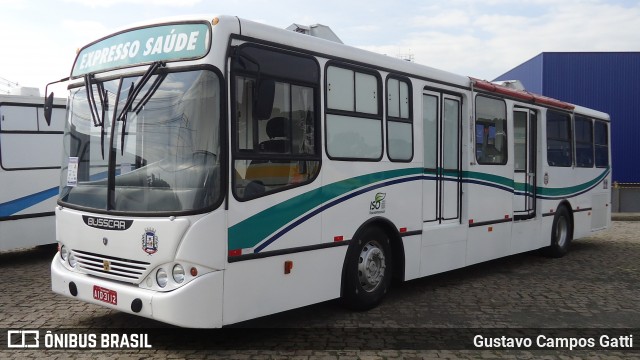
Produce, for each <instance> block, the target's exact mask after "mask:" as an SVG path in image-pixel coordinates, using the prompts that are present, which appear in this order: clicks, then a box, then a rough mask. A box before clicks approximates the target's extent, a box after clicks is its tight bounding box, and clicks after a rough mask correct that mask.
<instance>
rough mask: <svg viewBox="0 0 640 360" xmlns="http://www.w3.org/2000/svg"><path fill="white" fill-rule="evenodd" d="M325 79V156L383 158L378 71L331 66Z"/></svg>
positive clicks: (362, 158) (363, 158) (366, 158)
mask: <svg viewBox="0 0 640 360" xmlns="http://www.w3.org/2000/svg"><path fill="white" fill-rule="evenodd" d="M326 81H327V86H326V89H327V90H326V91H327V93H326V94H327V99H326V100H327V125H326V126H327V155H329V157H331V158H338V159H340V158H342V159H361V160H379V159H380V158H382V113H381V108H382V106H381V105H382V104H381V102H380V96H379V94H380V89H381V85H380V78H379V76H378V74H377V73H375V72H373V71H371V72H370V71H368V70H360V69H351V68H348V67H339V66H333V65H331V66H329V67H327V80H326ZM401 131H402V130H401Z"/></svg>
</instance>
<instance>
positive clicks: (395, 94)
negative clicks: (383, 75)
mask: <svg viewBox="0 0 640 360" xmlns="http://www.w3.org/2000/svg"><path fill="white" fill-rule="evenodd" d="M387 154H388V156H389V159H390V160H391V161H410V160H411V159H412V158H413V118H412V116H411V86H410V85H409V81H408V80H401V79H396V78H391V77H390V78H388V79H387Z"/></svg>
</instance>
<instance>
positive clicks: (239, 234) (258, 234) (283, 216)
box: [228, 168, 610, 250]
mask: <svg viewBox="0 0 640 360" xmlns="http://www.w3.org/2000/svg"><path fill="white" fill-rule="evenodd" d="M609 171H610V169H609V168H607V169H605V170H604V171H603V172H602V174H600V175H599V176H598V177H596V178H595V179H593V180H591V181H588V182H585V183H583V184H579V185H575V186H570V187H563V188H545V187H538V188H537V192H538V195H542V196H549V197H551V196H557V197H566V196H568V195H572V194H576V193H580V192H582V191H586V190H588V189H589V188H591V187H593V186H595V185H596V184H597V183H599V182H600V181H602V179H604V178H605V177H606V176H607V175H608V173H609ZM443 173H444V171H443ZM417 174H427V175H435V174H436V171H435V170H428V169H423V168H408V169H398V170H389V171H382V172H376V173H371V174H366V175H361V176H356V177H353V178H349V179H346V180H342V181H338V182H335V183H332V184H328V185H325V186H322V187H320V188H318V189H314V190H311V191H309V192H306V193H304V194H300V195H298V196H295V197H293V198H291V199H289V200H285V201H283V202H281V203H279V204H277V205H274V206H271V207H269V208H267V209H265V210H264V211H261V212H259V213H257V214H255V215H253V216H251V217H249V218H247V219H245V220H243V221H241V222H239V223H237V224H235V225H233V226H231V227H230V228H229V232H228V236H229V249H230V250H233V249H248V248H253V247H255V246H256V245H258V244H259V243H260V242H262V241H263V240H264V239H266V238H267V237H268V236H269V235H271V234H273V233H275V232H276V231H277V230H278V229H280V228H282V227H284V226H285V225H286V224H288V223H290V222H292V221H293V220H295V219H297V218H299V217H300V216H302V215H304V214H305V213H307V212H309V211H311V210H313V209H315V208H317V207H319V206H321V205H322V204H325V203H327V202H329V201H331V200H334V199H336V198H338V197H340V196H343V195H344V194H347V193H350V192H352V191H355V190H358V189H360V188H363V187H366V186H368V185H371V184H374V183H378V182H382V181H386V180H389V179H393V178H399V177H403V176H410V175H417ZM457 174H458V172H457V171H447V172H446V174H443V175H446V176H454V177H457ZM461 175H462V178H463V180H476V181H482V182H485V183H488V184H493V185H498V186H500V187H502V188H508V189H514V190H515V191H524V183H518V182H514V181H513V179H510V178H507V177H504V176H499V175H493V174H487V173H482V172H476V171H462V172H461Z"/></svg>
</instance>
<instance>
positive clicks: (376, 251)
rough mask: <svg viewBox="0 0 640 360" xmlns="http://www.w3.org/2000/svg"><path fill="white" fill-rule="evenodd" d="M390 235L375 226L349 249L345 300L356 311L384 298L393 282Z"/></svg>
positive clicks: (365, 231)
mask: <svg viewBox="0 0 640 360" xmlns="http://www.w3.org/2000/svg"><path fill="white" fill-rule="evenodd" d="M392 263H393V262H392V258H391V246H390V244H389V237H388V236H387V234H386V233H385V232H384V231H382V230H381V229H380V228H378V227H375V226H371V227H367V228H366V229H364V231H363V232H362V233H361V234H360V235H358V236H357V238H355V239H354V240H353V243H352V244H351V245H350V246H349V250H348V251H347V259H346V264H345V266H346V268H345V271H344V279H343V289H342V300H343V303H344V304H345V305H346V306H347V307H349V308H351V309H354V310H361V311H364V310H369V309H371V308H374V307H376V306H377V305H378V304H379V303H380V302H381V301H382V299H383V298H384V296H385V294H386V293H387V291H388V290H389V286H390V284H391V274H392V271H391V270H392V269H391V266H392Z"/></svg>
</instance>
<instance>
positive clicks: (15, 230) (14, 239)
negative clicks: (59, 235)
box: [0, 215, 56, 251]
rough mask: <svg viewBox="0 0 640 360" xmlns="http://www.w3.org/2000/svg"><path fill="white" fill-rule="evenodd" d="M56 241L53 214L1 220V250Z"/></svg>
mask: <svg viewBox="0 0 640 360" xmlns="http://www.w3.org/2000/svg"><path fill="white" fill-rule="evenodd" d="M54 242H56V237H55V219H54V217H53V215H51V216H43V217H35V218H28V219H19V220H7V221H0V251H7V250H12V249H19V248H29V247H33V246H38V245H45V244H51V243H54Z"/></svg>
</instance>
